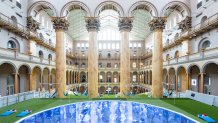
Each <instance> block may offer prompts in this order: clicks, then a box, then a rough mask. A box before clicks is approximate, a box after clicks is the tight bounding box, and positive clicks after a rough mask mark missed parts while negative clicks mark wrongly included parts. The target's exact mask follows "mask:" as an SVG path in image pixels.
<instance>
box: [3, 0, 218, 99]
mask: <svg viewBox="0 0 218 123" xmlns="http://www.w3.org/2000/svg"><path fill="white" fill-rule="evenodd" d="M216 6H218V3H217V1H216V0H175V1H174V0H164V1H163V0H142V1H139V0H110V1H106V0H79V1H69V0H62V2H59V1H58V0H44V1H38V0H2V1H0V37H1V38H0V40H1V41H0V95H1V96H8V95H13V94H17V93H23V92H28V91H33V90H34V91H51V90H53V89H55V90H57V92H58V97H64V95H63V92H65V91H67V90H74V91H75V90H76V91H77V92H80V93H83V92H85V91H87V92H88V96H89V97H90V98H96V97H98V96H99V94H106V93H109V92H110V93H113V94H118V93H119V94H120V96H121V97H126V94H128V93H130V92H131V93H135V94H139V93H145V92H151V94H152V97H153V98H160V97H163V93H164V91H168V92H170V91H173V93H176V94H177V93H180V92H181V93H182V92H186V91H187V90H190V91H193V92H198V93H204V94H209V95H215V96H217V95H218V89H217V87H218V82H217V79H218V62H217V61H218V54H217V52H218V43H217V39H218V35H217V32H218V14H217V12H218V8H217V7H216Z"/></svg>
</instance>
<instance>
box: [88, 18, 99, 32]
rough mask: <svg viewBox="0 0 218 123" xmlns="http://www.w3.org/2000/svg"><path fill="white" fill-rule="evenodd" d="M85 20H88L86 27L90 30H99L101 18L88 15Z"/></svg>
mask: <svg viewBox="0 0 218 123" xmlns="http://www.w3.org/2000/svg"><path fill="white" fill-rule="evenodd" d="M85 22H86V29H87V31H88V32H91V31H99V27H100V21H99V18H97V17H86V18H85Z"/></svg>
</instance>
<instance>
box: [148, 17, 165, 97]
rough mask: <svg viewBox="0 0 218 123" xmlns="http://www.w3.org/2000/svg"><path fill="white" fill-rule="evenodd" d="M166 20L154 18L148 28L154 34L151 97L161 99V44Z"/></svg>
mask: <svg viewBox="0 0 218 123" xmlns="http://www.w3.org/2000/svg"><path fill="white" fill-rule="evenodd" d="M165 22H166V18H163V17H154V18H153V19H152V20H151V22H150V23H149V26H150V28H151V30H152V31H153V32H154V49H153V55H152V78H151V80H152V97H153V98H161V97H162V95H163V94H162V93H163V84H162V82H163V42H162V32H163V29H164V28H165Z"/></svg>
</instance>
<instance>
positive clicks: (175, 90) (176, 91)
mask: <svg viewBox="0 0 218 123" xmlns="http://www.w3.org/2000/svg"><path fill="white" fill-rule="evenodd" d="M175 84H176V89H175V91H176V93H177V92H178V75H176V82H175ZM180 86H181V85H180Z"/></svg>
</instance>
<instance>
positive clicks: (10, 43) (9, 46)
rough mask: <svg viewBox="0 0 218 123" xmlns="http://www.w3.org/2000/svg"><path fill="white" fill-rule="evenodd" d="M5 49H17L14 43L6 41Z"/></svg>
mask: <svg viewBox="0 0 218 123" xmlns="http://www.w3.org/2000/svg"><path fill="white" fill-rule="evenodd" d="M7 48H8V49H16V48H17V47H16V43H15V42H14V41H12V40H10V41H8V43H7Z"/></svg>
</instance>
